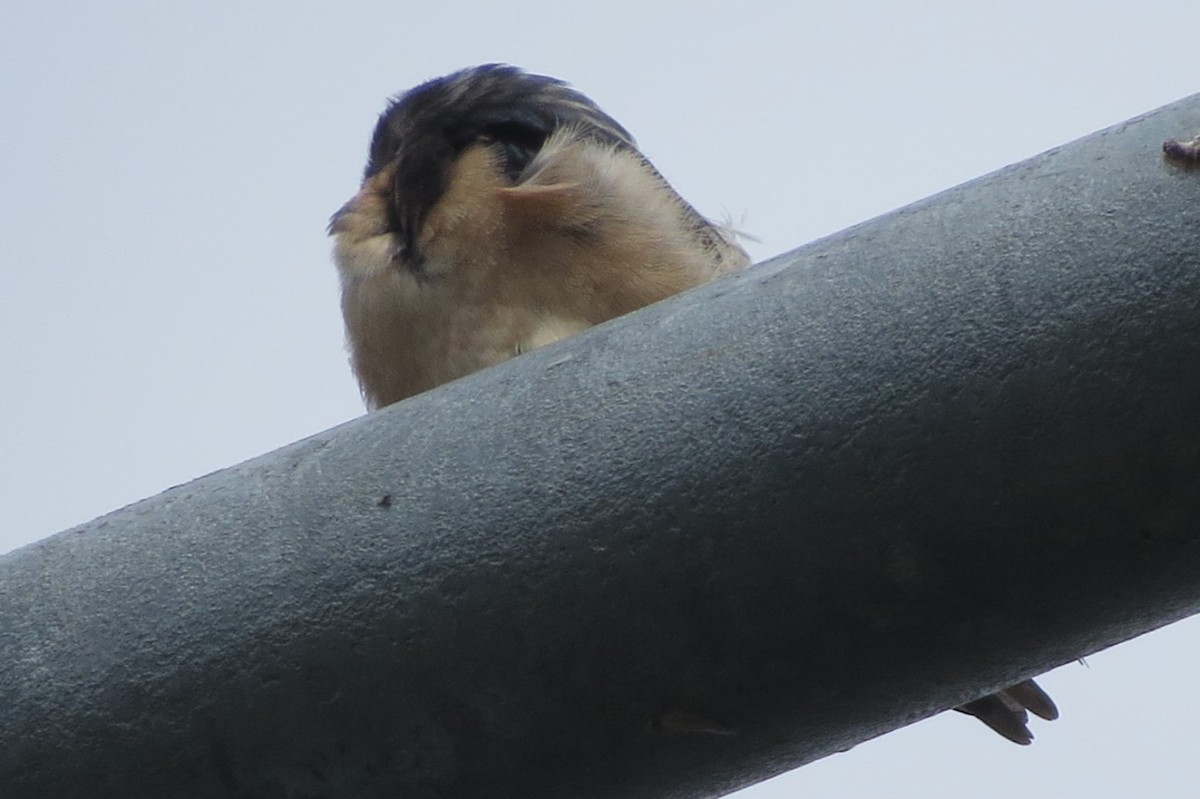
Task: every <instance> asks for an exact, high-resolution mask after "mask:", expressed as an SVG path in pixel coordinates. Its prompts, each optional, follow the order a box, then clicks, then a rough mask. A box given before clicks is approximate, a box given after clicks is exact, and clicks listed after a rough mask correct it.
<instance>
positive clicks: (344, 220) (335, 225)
mask: <svg viewBox="0 0 1200 799" xmlns="http://www.w3.org/2000/svg"><path fill="white" fill-rule="evenodd" d="M361 198H362V192H361V191H360V192H359V193H358V194H356V195H354V196H353V197H351V198H350V199H349V200H347V201H346V204H345V205H343V206H342V207H341V208H339V209H337V210H336V211H334V212H333V216H331V217H329V227H328V228H326V232H327V233H328V234H329V235H330V236H336V235H337V234H338V233H345V232H347V231H348V230H349V229H350V225H351V223H350V219H349V217H350V215H351V214H352V213H354V210H355V209H356V208H357V207H358V203H359V200H360V199H361Z"/></svg>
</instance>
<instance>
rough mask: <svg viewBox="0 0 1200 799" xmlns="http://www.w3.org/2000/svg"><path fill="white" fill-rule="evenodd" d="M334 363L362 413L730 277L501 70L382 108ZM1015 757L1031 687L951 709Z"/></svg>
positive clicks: (561, 91)
mask: <svg viewBox="0 0 1200 799" xmlns="http://www.w3.org/2000/svg"><path fill="white" fill-rule="evenodd" d="M328 231H329V234H330V235H331V236H333V238H334V247H333V256H334V261H335V263H336V266H337V269H338V274H339V277H340V280H341V290H342V301H341V304H342V314H343V317H344V321H345V327H346V338H347V343H348V347H349V350H350V361H351V365H352V368H353V371H354V374H355V376H356V377H357V379H358V382H359V386H360V388H361V390H362V394H363V398H364V400H365V402H366V404H367V407H368V409H370V410H377V409H380V408H383V407H385V406H388V405H391V404H393V403H395V402H398V401H400V400H403V399H405V398H407V397H410V396H413V395H414V394H418V393H421V392H424V391H427V390H429V389H432V388H435V387H437V386H439V385H442V384H444V383H447V382H450V381H452V380H455V379H457V378H460V377H463V376H465V375H468V374H471V373H472V372H476V371H478V370H480V369H484V368H486V367H488V366H492V365H494V364H497V363H500V362H502V361H505V360H508V359H509V358H512V357H515V356H517V355H520V354H521V353H523V352H527V351H529V350H533V349H536V348H538V347H541V346H545V345H547V344H550V343H552V342H554V341H558V340H560V339H562V338H566V337H567V336H570V335H573V334H575V333H578V332H580V331H582V330H585V329H587V328H589V327H592V326H594V325H597V324H600V323H601V322H604V321H607V320H609V319H612V318H614V317H617V316H621V315H622V314H625V313H629V312H631V311H634V310H636V309H638V308H641V307H643V306H646V305H649V304H651V303H654V302H657V301H659V300H662V299H665V298H667V297H670V296H673V295H675V294H678V293H680V292H682V291H686V290H687V289H690V288H693V287H695V286H699V285H701V284H704V283H707V282H709V281H711V280H713V279H715V278H717V277H720V276H721V275H724V274H727V273H730V272H735V271H738V270H741V269H744V268H745V267H747V266H748V265H749V263H750V259H749V256H748V255H747V254H746V251H745V250H744V249H743V248H742V247H741V245H740V244H739V243H738V241H737V237H736V235H735V234H734V233H733V232H732V231H731V230H730V229H729V228H728V227H727V226H724V225H720V224H717V223H714V222H712V221H710V220H709V219H707V218H706V217H704V216H702V215H701V214H700V213H699V212H698V211H697V210H696V209H695V208H693V207H692V206H691V205H690V204H689V203H688V202H687V201H686V200H684V199H683V198H682V197H681V196H680V195H679V194H678V193H677V192H676V191H675V190H674V189H673V188H672V187H671V185H670V184H669V183H668V182H667V181H666V179H665V178H664V177H663V176H662V175H661V174H660V173H659V171H658V170H657V169H655V167H654V166H653V165H652V164H651V163H650V161H649V160H648V159H647V158H646V156H644V155H643V154H642V152H641V151H640V150H639V149H638V146H637V144H636V143H635V141H634V138H633V136H632V135H630V133H629V132H628V131H627V130H626V129H625V128H624V127H622V126H621V125H620V124H619V123H618V122H617V121H616V120H614V119H613V118H612V117H611V116H609V115H608V114H606V113H605V112H604V111H602V110H601V109H600V107H599V106H598V105H596V103H594V102H593V101H592V100H591V99H589V98H588V97H586V96H585V95H583V94H582V93H580V92H578V91H577V90H575V89H573V88H572V87H570V86H569V85H568V84H567V83H566V82H564V81H562V80H559V79H557V78H552V77H547V76H544V75H535V74H531V73H528V72H525V71H523V70H521V69H518V68H516V67H513V66H509V65H506V64H484V65H482V66H476V67H470V68H467V69H463V70H460V71H458V72H455V73H453V74H450V75H447V76H445V77H439V78H435V79H432V80H429V81H426V82H425V83H422V84H420V85H418V86H416V87H415V88H413V89H410V90H408V91H407V92H404V93H402V94H400V95H397V96H396V97H394V98H392V99H391V100H390V101H389V103H388V105H387V107H386V109H385V110H384V111H383V113H382V114H381V115H380V117H379V120H378V122H377V123H376V125H375V130H374V133H373V135H372V137H371V143H370V148H369V154H368V159H367V165H366V168H365V170H364V171H363V177H362V181H361V184H360V188H359V190H358V192H357V193H356V194H355V195H354V196H353V197H352V198H351V199H350V200H349V201H348V202H346V203H345V204H344V205H343V206H342V207H341V208H340V209H339V210H338V211H337V212H336V213H334V214H333V216H332V218H331V219H330V222H329V228H328ZM956 709H957V710H959V711H961V712H963V713H967V714H970V715H973V716H976V717H977V718H979V719H980V720H982V721H983V722H984V723H985V724H987V725H988V726H989V727H991V728H992V729H993V730H995V731H996V732H998V733H999V734H1001V735H1003V736H1004V737H1005V738H1008V739H1009V740H1011V741H1014V742H1016V743H1020V744H1028V743H1029V742H1030V741H1032V739H1033V736H1032V734H1031V733H1030V732H1029V729H1028V726H1027V722H1028V712H1027V711H1029V712H1033V713H1034V714H1035V715H1037V716H1040V717H1042V718H1045V719H1053V718H1056V717H1057V716H1058V710H1057V708H1055V706H1054V703H1053V701H1051V699H1050V697H1049V696H1047V695H1046V693H1045V692H1044V691H1043V690H1042V689H1041V688H1040V687H1039V686H1038V685H1037V683H1035V682H1034V681H1033V680H1026V681H1024V682H1022V683H1019V684H1018V685H1015V686H1012V687H1010V688H1007V689H1005V690H1002V691H999V692H997V693H995V694H991V695H989V696H985V697H983V698H981V699H977V700H974V701H971V702H967V703H966V704H964V705H962V706H960V707H958V708H956Z"/></svg>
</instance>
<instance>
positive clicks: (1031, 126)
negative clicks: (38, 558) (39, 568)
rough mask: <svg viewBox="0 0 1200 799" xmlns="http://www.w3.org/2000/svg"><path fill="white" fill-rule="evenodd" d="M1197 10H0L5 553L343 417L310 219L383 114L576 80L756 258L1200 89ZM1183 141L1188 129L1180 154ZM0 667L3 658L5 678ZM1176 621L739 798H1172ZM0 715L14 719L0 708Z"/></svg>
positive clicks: (321, 212)
mask: <svg viewBox="0 0 1200 799" xmlns="http://www.w3.org/2000/svg"><path fill="white" fill-rule="evenodd" d="M1198 22H1200V8H1197V6H1196V5H1195V4H1194V2H1145V1H1143V2H1138V3H1128V2H1120V3H1117V2H1077V3H1066V2H1060V3H1054V2H1050V3H1041V2H1037V3H1034V2H1003V3H1000V2H971V3H964V2H942V3H936V2H908V3H902V4H901V3H883V2H878V3H865V2H847V1H846V0H839V2H811V3H794V4H793V3H788V2H784V0H773V2H765V3H764V2H750V1H743V2H738V3H736V4H720V5H716V4H713V5H711V6H706V5H704V4H701V3H696V2H688V3H657V4H655V3H651V2H645V1H644V0H643V2H637V3H632V2H625V1H624V0H608V2H591V3H581V4H578V5H573V4H569V3H565V2H554V3H550V2H534V3H523V4H522V3H509V4H504V3H498V2H495V1H494V0H493V2H488V3H482V2H474V1H467V0H459V1H458V2H450V3H435V2H426V3H419V4H418V3H411V2H392V3H382V2H378V3H363V2H330V1H329V0H324V2H304V3H293V4H282V3H258V2H245V1H244V0H239V2H208V3H203V4H199V3H196V4H171V3H158V2H141V3H139V2H117V3H115V4H109V3H91V2H89V3H79V2H75V3H72V2H62V3H57V4H56V3H36V4H35V3H29V2H17V0H10V2H7V3H6V4H5V6H4V8H3V10H0V109H3V120H2V122H0V269H2V270H3V277H4V281H3V290H2V292H0V334H2V335H0V342H3V343H2V344H0V397H2V401H3V406H2V407H3V410H4V414H3V417H2V420H0V551H6V550H8V549H11V548H13V547H16V546H19V545H22V544H25V543H28V542H30V541H33V540H36V539H38V538H41V537H44V536H46V535H49V534H51V533H54V532H56V531H58V530H61V529H64V528H67V527H70V526H72V525H74V524H77V523H80V522H83V521H87V520H89V519H91V518H93V517H95V516H98V515H101V514H103V513H105V512H107V511H110V510H114V509H116V508H118V507H120V506H122V505H125V504H127V503H129V502H133V501H135V500H138V499H141V498H143V497H146V496H150V495H153V494H156V493H158V492H159V491H161V490H162V489H165V488H167V487H169V486H171V485H174V484H177V483H181V482H185V481H187V480H190V479H192V478H194V477H198V476H200V475H202V474H205V473H207V472H210V471H213V470H215V469H219V468H221V467H224V466H229V465H232V464H235V463H237V462H239V461H242V460H244V459H246V458H249V457H251V456H254V455H257V454H259V453H262V452H265V451H268V450H271V449H274V448H276V447H278V446H281V445H283V444H286V443H288V442H291V441H293V440H295V439H299V438H302V437H304V436H307V435H309V434H312V433H315V432H318V431H320V430H323V429H325V428H328V427H331V426H333V425H335V424H337V423H339V422H342V421H345V420H347V419H350V418H352V417H354V416H357V415H359V414H361V413H362V406H361V403H360V401H359V397H358V392H357V389H356V387H355V384H354V381H353V380H352V378H351V375H350V372H349V368H348V367H347V365H346V358H345V353H344V350H343V346H342V330H341V319H340V316H339V311H338V301H337V282H336V279H335V276H334V270H333V267H332V265H331V264H330V261H329V257H328V254H329V242H328V240H327V239H326V237H325V232H324V228H325V223H326V220H327V219H328V217H329V215H330V214H331V213H332V212H333V211H334V210H335V209H337V208H338V207H339V206H340V205H341V204H342V202H344V201H345V200H346V199H348V198H349V197H350V195H351V194H352V193H353V192H354V191H355V190H356V187H357V183H358V179H359V176H360V173H361V169H362V166H363V162H364V160H365V155H366V146H367V142H368V139H369V136H370V133H371V129H372V126H373V125H374V122H375V119H376V115H377V114H378V113H379V112H380V111H381V110H382V108H383V105H384V101H385V98H386V97H388V96H389V95H391V94H394V93H396V92H398V91H401V90H403V89H406V88H408V87H410V86H412V85H413V84H415V83H418V82H420V81H422V80H424V79H427V78H430V77H435V76H437V75H441V74H444V73H446V72H449V71H452V70H454V69H457V68H459V67H463V66H467V65H472V64H478V63H482V62H488V61H506V62H510V63H514V64H517V65H520V66H523V67H525V68H527V69H530V70H532V71H537V72H542V73H545V74H552V75H556V76H559V77H562V78H566V79H568V80H570V81H571V82H572V83H574V84H575V85H576V86H577V87H579V88H580V89H581V90H582V91H584V92H585V93H587V94H589V95H590V96H592V97H593V98H594V99H595V100H596V101H597V102H599V103H600V104H601V106H602V107H604V108H605V109H606V110H607V111H608V112H609V113H611V114H612V115H613V116H614V117H616V118H617V119H618V120H620V121H621V122H622V123H623V124H624V125H625V126H626V127H627V128H629V129H630V130H631V131H632V132H633V133H634V135H635V136H636V137H637V138H638V140H639V142H640V144H641V145H642V148H643V149H644V151H645V152H646V153H647V154H648V155H649V157H650V158H651V159H652V160H653V161H654V162H655V163H656V164H657V165H658V167H659V168H660V170H661V171H662V172H663V173H664V174H665V175H666V176H667V177H668V179H670V180H671V181H672V182H673V183H674V185H675V186H676V187H677V188H678V189H679V191H680V192H681V193H682V194H683V195H684V196H685V197H687V198H689V199H690V200H691V201H692V202H693V204H695V205H696V206H697V207H698V208H699V209H700V210H702V211H704V212H706V213H708V214H709V215H711V216H716V217H724V216H728V217H729V218H731V219H732V220H733V221H734V222H735V223H736V224H737V225H738V226H740V227H741V228H744V229H745V230H747V231H748V232H750V233H752V234H754V235H755V236H757V237H758V238H759V239H760V240H761V241H760V242H759V243H751V245H750V249H751V252H752V255H754V257H755V259H756V260H759V259H762V258H764V257H766V256H769V255H773V254H775V253H779V252H783V251H785V250H788V249H791V248H793V247H795V246H798V245H800V244H803V243H805V242H807V241H810V240H812V239H814V238H816V237H819V236H823V235H826V234H829V233H833V232H836V231H838V230H840V229H842V228H845V227H847V226H849V225H851V224H853V223H856V222H860V221H863V220H866V219H869V218H871V217H873V216H876V215H878V214H880V213H883V212H886V211H889V210H891V209H894V208H897V207H899V206H901V205H904V204H907V203H909V202H912V201H914V200H918V199H920V198H922V197H925V196H928V195H930V194H932V193H935V192H937V191H940V190H942V189H945V188H948V187H950V186H953V185H955V184H958V183H960V182H963V181H965V180H968V179H970V178H973V177H976V176H979V175H982V174H984V173H987V172H990V171H992V170H994V169H997V168H999V167H1002V166H1004V165H1006V164H1009V163H1012V162H1015V161H1019V160H1022V159H1024V158H1026V157H1029V156H1032V155H1035V154H1037V153H1038V152H1041V151H1043V150H1045V149H1047V148H1050V147H1053V146H1056V145H1059V144H1062V143H1064V142H1067V141H1070V140H1072V139H1075V138H1078V137H1080V136H1083V135H1086V134H1088V133H1090V132H1092V131H1094V130H1097V129H1099V128H1102V127H1105V126H1108V125H1111V124H1114V123H1117V122H1120V121H1122V120H1124V119H1126V118H1128V117H1131V116H1134V115H1136V114H1140V113H1142V112H1144V111H1149V110H1151V109H1154V108H1156V107H1158V106H1160V105H1163V104H1165V103H1168V102H1171V101H1173V100H1176V99H1179V98H1181V97H1184V96H1186V95H1189V94H1192V93H1195V92H1197V91H1200V39H1197V23H1198ZM1181 133H1184V131H1181ZM0 667H2V666H0ZM1198 672H1200V623H1197V621H1196V619H1193V620H1190V621H1188V622H1183V623H1180V624H1177V625H1175V626H1173V627H1171V628H1168V629H1166V630H1163V631H1160V632H1158V633H1155V634H1152V635H1149V636H1146V637H1144V638H1142V639H1140V640H1138V641H1135V642H1132V643H1129V644H1126V645H1123V646H1120V647H1117V648H1115V649H1113V650H1110V651H1108V652H1105V653H1101V654H1098V655H1095V656H1093V657H1090V658H1089V659H1088V665H1087V666H1086V667H1084V666H1080V665H1071V666H1067V667H1064V668H1062V669H1059V670H1058V671H1056V672H1054V673H1052V674H1051V675H1049V676H1048V677H1046V678H1045V679H1044V680H1043V684H1044V685H1046V686H1047V687H1048V688H1049V689H1050V691H1051V693H1052V694H1053V695H1054V696H1055V698H1056V699H1057V700H1058V702H1059V705H1060V707H1061V708H1062V711H1063V718H1062V719H1061V720H1060V721H1058V722H1055V723H1053V724H1047V723H1044V722H1043V723H1038V724H1036V726H1035V727H1034V731H1035V733H1036V734H1037V736H1038V741H1037V742H1036V743H1035V744H1034V745H1033V746H1032V747H1029V748H1021V747H1017V746H1014V745H1012V744H1009V743H1007V742H1005V741H1003V740H1001V739H1000V738H999V737H998V736H995V735H993V734H992V733H990V732H988V731H987V730H986V729H985V728H984V727H983V726H982V725H980V724H978V723H977V722H975V721H973V720H971V719H968V718H966V717H964V716H960V715H958V714H945V715H943V716H940V717H938V718H935V719H932V720H930V721H926V722H923V723H921V724H918V725H915V726H912V727H909V728H907V729H904V730H901V731H899V732H896V733H893V734H890V735H887V736H884V737H883V738H880V739H877V740H875V741H872V742H870V743H867V744H864V745H862V746H860V747H858V748H856V749H854V750H852V751H851V752H849V753H846V754H842V755H838V756H835V757H831V758H828V759H826V760H824V761H821V762H819V763H816V764H813V765H810V766H807V767H805V768H803V769H800V770H798V771H796V772H793V773H791V774H788V775H785V776H782V777H780V778H778V779H776V780H774V781H771V782H768V783H765V784H763V785H761V786H757V787H755V788H753V789H750V790H747V791H745V792H743V793H740V794H737V796H738V797H739V799H771V798H772V797H843V796H849V797H872V798H873V799H910V798H911V799H915V798H916V797H920V798H921V799H929V798H930V797H980V798H981V799H990V798H991V797H996V798H997V799H999V798H1000V797H1004V798H1005V799H1011V797H1014V796H1018V795H1020V796H1030V797H1040V796H1087V797H1089V799H1115V798H1116V797H1134V796H1136V797H1146V796H1153V797H1177V796H1193V795H1195V791H1196V787H1195V786H1196V778H1197V775H1198V772H1200V765H1198V763H1200V759H1198V756H1197V754H1196V743H1195V724H1194V722H1193V719H1194V718H1195V717H1196V716H1197V715H1200V691H1198V690H1197V688H1196V687H1195V676H1196V674H1197V673H1198ZM0 712H3V709H0Z"/></svg>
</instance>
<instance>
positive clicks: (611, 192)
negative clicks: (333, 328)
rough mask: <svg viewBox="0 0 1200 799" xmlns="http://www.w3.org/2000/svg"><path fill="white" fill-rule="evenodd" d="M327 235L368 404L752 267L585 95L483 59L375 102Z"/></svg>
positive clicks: (730, 240) (727, 237) (408, 392)
mask: <svg viewBox="0 0 1200 799" xmlns="http://www.w3.org/2000/svg"><path fill="white" fill-rule="evenodd" d="M329 232H330V233H331V234H332V235H333V236H334V237H335V245H334V259H335V261H336V262H337V266H338V270H339V273H340V275H341V283H342V314H343V316H344V317H345V322H346V332H347V338H348V341H349V346H350V358H351V363H352V365H353V367H354V372H355V374H356V375H357V377H358V381H359V385H360V386H361V387H362V392H363V396H364V398H365V399H366V402H367V405H368V407H370V408H379V407H382V406H384V405H389V404H391V403H393V402H396V401H397V400H401V399H404V398H405V397H408V396H410V395H412V394H416V393H418V392H421V391H425V390H427V389H431V388H433V387H435V386H438V385H440V384H442V383H446V382H448V381H450V380H454V379H455V378H458V377H461V376H463V375H466V374H469V373H471V372H474V371H476V370H478V369H482V368H484V367H486V366H491V365H492V364H495V363H499V362H500V361H504V360H506V359H508V358H511V357H513V356H514V355H518V354H520V353H522V352H525V351H527V350H531V349H534V348H536V347H540V346H543V345H545V344H549V343H550V342H553V341H557V340H558V339H561V338H564V337H566V336H569V335H571V334H573V333H577V332H579V331H581V330H583V329H585V328H588V327H591V326H593V325H596V324H599V323H600V322H603V321H605V320H608V319H612V318H613V317H615V316H620V315H621V314H624V313H628V312H629V311H633V310H635V309H637V308H641V307H642V306H644V305H649V304H650V303H652V302H656V301H658V300H661V299H664V298H665V297H669V296H671V295H673V294H678V293H679V292H681V291H684V290H685V289H689V288H692V287H693V286H697V285H700V284H701V283H706V282H708V281H710V280H712V279H713V278H715V277H717V276H718V275H721V274H723V273H726V272H730V271H733V270H736V269H741V268H742V267H744V266H746V265H747V264H748V263H749V258H748V257H747V255H746V253H745V251H744V250H743V249H742V248H741V247H740V246H738V244H737V243H736V242H735V241H734V238H733V237H732V236H731V235H730V233H729V232H728V231H726V230H725V229H724V228H722V227H721V226H719V225H716V224H713V223H712V222H709V221H708V220H707V219H705V218H704V217H703V216H701V215H700V214H699V213H698V212H697V211H696V210H695V209H694V208H692V206H691V205H689V204H688V203H687V202H685V201H684V200H683V198H681V197H680V196H679V195H678V194H676V193H675V190H674V189H672V188H671V186H670V185H669V184H668V183H667V182H666V180H664V179H663V177H662V175H660V174H659V173H658V171H657V170H656V169H655V168H654V167H653V166H651V164H650V162H649V161H648V160H646V158H645V156H643V155H642V154H641V153H640V152H639V151H638V149H637V146H636V145H635V144H634V141H633V137H632V136H630V135H629V133H628V131H626V130H625V128H623V127H621V126H620V125H619V124H617V122H616V121H615V120H614V119H613V118H612V117H610V116H608V115H607V114H605V113H604V112H603V111H601V110H600V108H599V107H597V106H596V104H595V103H593V102H592V101H591V100H589V99H588V98H587V97H585V96H583V95H582V94H580V93H579V92H577V91H575V90H573V89H571V88H569V87H568V86H567V85H566V84H565V83H563V82H562V81H559V80H555V79H554V78H548V77H543V76H540V75H530V74H527V73H525V72H522V71H520V70H518V69H516V68H514V67H510V66H502V65H496V64H490V65H486V66H481V67H475V68H473V69H465V70H463V71H461V72H456V73H454V74H453V75H449V76H447V77H444V78H438V79H436V80H431V81H429V82H428V83H424V84H422V85H420V86H418V87H416V88H415V89H412V90H410V91H408V92H406V93H405V94H403V95H400V96H399V97H398V98H396V99H395V100H394V101H393V102H392V103H391V104H390V105H389V106H388V108H387V109H386V110H385V111H384V112H383V115H382V116H381V117H380V118H379V122H378V124H377V125H376V127H375V135H374V137H373V138H372V140H371V149H370V158H369V160H368V162H367V167H366V171H365V173H364V177H363V181H362V186H361V188H360V190H359V192H358V194H356V195H355V196H354V197H353V198H351V200H350V201H349V202H348V203H346V204H345V205H344V206H342V208H341V209H340V210H339V211H338V212H337V213H336V214H334V215H333V219H332V220H331V222H330V225H329Z"/></svg>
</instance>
